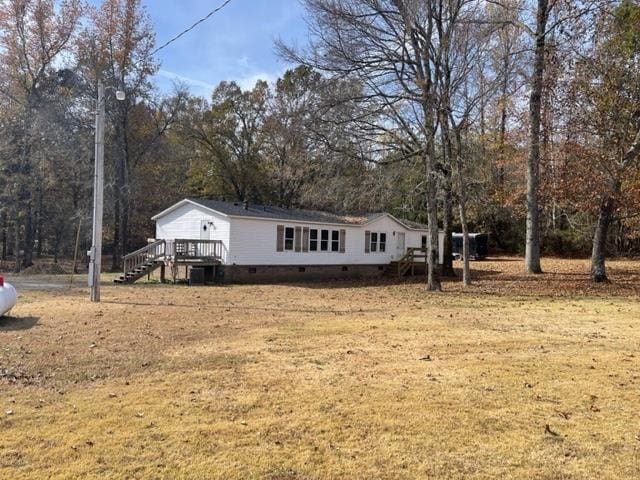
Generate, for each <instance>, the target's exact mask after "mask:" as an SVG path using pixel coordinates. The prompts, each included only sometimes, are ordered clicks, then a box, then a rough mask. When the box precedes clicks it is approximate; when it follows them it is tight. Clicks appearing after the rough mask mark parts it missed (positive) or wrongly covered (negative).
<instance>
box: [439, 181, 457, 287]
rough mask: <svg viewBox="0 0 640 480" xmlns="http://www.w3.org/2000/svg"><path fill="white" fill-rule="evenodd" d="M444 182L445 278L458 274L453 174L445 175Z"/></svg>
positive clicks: (443, 244)
mask: <svg viewBox="0 0 640 480" xmlns="http://www.w3.org/2000/svg"><path fill="white" fill-rule="evenodd" d="M445 176H446V178H445V182H444V201H443V204H442V210H443V212H442V217H443V222H442V231H443V233H444V240H443V242H442V250H443V252H442V253H443V259H442V266H441V269H440V272H441V275H442V276H443V277H455V276H456V272H455V271H454V270H453V244H452V238H451V237H452V234H453V201H452V194H451V188H452V185H451V172H446V173H445Z"/></svg>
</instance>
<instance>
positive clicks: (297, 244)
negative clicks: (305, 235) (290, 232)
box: [293, 227, 302, 252]
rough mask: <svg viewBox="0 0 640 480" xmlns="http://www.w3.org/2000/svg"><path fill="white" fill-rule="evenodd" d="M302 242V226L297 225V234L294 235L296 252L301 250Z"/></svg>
mask: <svg viewBox="0 0 640 480" xmlns="http://www.w3.org/2000/svg"><path fill="white" fill-rule="evenodd" d="M301 243H302V227H296V229H295V235H294V237H293V244H294V245H295V247H294V248H295V251H296V252H299V251H300V246H301Z"/></svg>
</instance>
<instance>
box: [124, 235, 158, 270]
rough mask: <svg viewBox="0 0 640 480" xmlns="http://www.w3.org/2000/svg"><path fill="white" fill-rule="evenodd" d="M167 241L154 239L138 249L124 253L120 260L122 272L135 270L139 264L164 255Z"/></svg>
mask: <svg viewBox="0 0 640 480" xmlns="http://www.w3.org/2000/svg"><path fill="white" fill-rule="evenodd" d="M166 246H167V243H166V241H165V240H156V241H155V242H153V243H150V244H149V245H147V246H145V247H142V248H141V249H140V250H136V251H135V252H131V253H130V254H128V255H125V256H124V257H123V258H122V260H123V263H124V266H123V270H124V274H125V275H126V274H127V273H129V272H131V271H133V270H135V269H136V268H138V267H139V266H141V265H144V264H145V263H147V262H149V261H155V260H158V259H160V258H163V257H164V256H165V252H166Z"/></svg>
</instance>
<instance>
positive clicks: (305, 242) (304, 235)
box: [302, 227, 309, 252]
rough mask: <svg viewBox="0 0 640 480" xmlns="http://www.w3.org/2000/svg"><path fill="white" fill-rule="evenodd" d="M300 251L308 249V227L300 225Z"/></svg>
mask: <svg viewBox="0 0 640 480" xmlns="http://www.w3.org/2000/svg"><path fill="white" fill-rule="evenodd" d="M302 251H303V252H308V251H309V227H302Z"/></svg>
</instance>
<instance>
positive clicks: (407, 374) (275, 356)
mask: <svg viewBox="0 0 640 480" xmlns="http://www.w3.org/2000/svg"><path fill="white" fill-rule="evenodd" d="M508 260H509V259H503V260H501V261H490V262H476V263H473V267H474V270H475V273H476V279H477V283H476V285H474V286H473V287H472V288H470V289H467V290H463V289H462V287H461V286H460V285H459V284H457V283H454V282H446V283H445V285H444V288H445V292H443V293H438V294H428V293H426V292H425V291H424V289H423V286H422V281H421V280H417V279H416V280H412V281H407V282H402V283H396V282H392V281H380V282H351V283H346V282H337V283H333V284H310V285H304V284H301V285H274V286H268V285H260V286H250V285H246V286H225V287H202V288H189V287H184V286H166V285H135V286H108V285H105V286H104V287H103V292H102V295H103V300H104V301H103V303H101V304H91V303H89V302H88V300H87V292H86V290H85V289H80V288H77V287H69V288H65V289H48V290H46V291H40V290H24V291H22V292H21V293H20V302H19V304H18V306H17V307H16V308H15V310H14V311H13V312H12V314H13V317H12V318H11V319H9V320H8V321H4V320H3V321H0V408H2V410H1V411H0V430H1V431H2V435H0V478H11V479H22V478H59V479H66V478H81V477H85V478H141V479H142V478H144V479H148V478H225V479H228V478H238V479H246V478H267V479H324V478H363V479H364V478H460V479H462V478H513V479H522V478H570V479H591V478H630V479H631V478H638V476H639V475H640V461H639V451H640V424H639V423H638V420H637V412H638V411H639V409H640V388H639V387H640V373H639V372H640V368H639V367H640V364H639V362H640V352H639V351H638V345H640V333H639V332H640V329H639V328H638V319H639V318H640V304H639V303H638V301H637V294H638V291H637V289H638V285H637V283H638V272H639V271H640V262H630V261H621V262H613V263H611V264H610V272H611V277H612V280H613V282H612V283H611V284H605V285H598V286H591V285H590V284H589V282H588V278H587V267H588V264H587V263H586V262H584V261H561V260H545V261H544V262H543V269H545V271H548V272H549V273H547V274H545V275H544V276H541V277H526V276H523V275H521V274H520V273H519V272H520V271H521V269H522V263H521V261H517V262H516V261H508ZM21 319H22V320H21ZM3 325H4V328H3ZM12 325H13V326H16V325H18V326H19V328H11V326H12Z"/></svg>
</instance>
